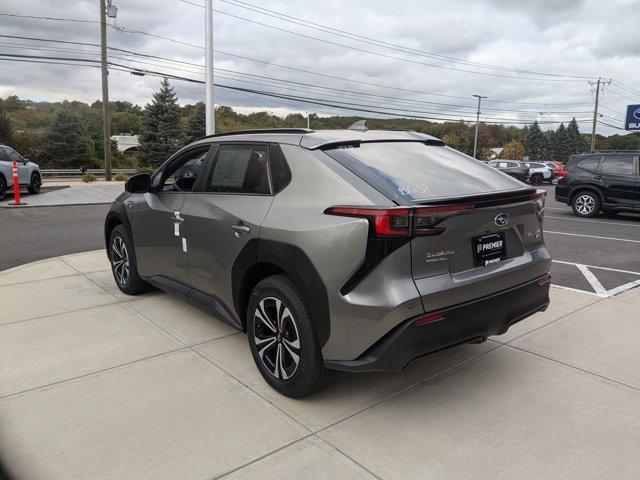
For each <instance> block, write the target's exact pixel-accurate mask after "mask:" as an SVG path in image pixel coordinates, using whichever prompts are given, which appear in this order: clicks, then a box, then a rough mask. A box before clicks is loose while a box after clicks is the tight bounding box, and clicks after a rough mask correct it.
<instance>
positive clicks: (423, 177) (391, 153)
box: [325, 142, 518, 203]
mask: <svg viewBox="0 0 640 480" xmlns="http://www.w3.org/2000/svg"><path fill="white" fill-rule="evenodd" d="M325 153H327V154H328V155H329V156H330V157H332V158H333V159H335V160H337V161H338V162H339V163H341V164H342V165H344V166H345V167H346V168H348V169H350V170H351V171H352V172H354V173H355V174H356V175H358V176H359V177H360V178H362V179H363V180H365V181H366V182H368V183H369V184H370V185H373V186H374V187H376V188H377V189H378V190H379V191H381V192H382V193H384V194H385V195H386V196H387V197H389V198H392V199H399V200H401V201H402V202H403V203H404V202H409V203H411V202H420V201H424V200H427V199H437V198H446V197H458V196H466V195H479V194H483V193H489V192H495V191H500V190H513V189H514V188H518V185H517V184H514V181H513V180H512V179H511V178H509V177H507V176H505V175H503V174H502V173H499V172H497V171H496V170H495V169H493V168H492V167H490V166H489V165H487V164H485V163H483V162H480V161H478V160H475V159H474V158H471V157H469V156H467V155H464V154H463V153H460V152H458V151H456V150H453V149H452V148H449V147H442V146H435V145H425V144H424V143H421V142H370V143H366V142H363V143H361V144H360V146H358V147H343V148H335V149H330V150H325Z"/></svg>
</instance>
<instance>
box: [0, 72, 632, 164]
mask: <svg viewBox="0 0 640 480" xmlns="http://www.w3.org/2000/svg"><path fill="white" fill-rule="evenodd" d="M110 111H111V119H110V122H111V132H112V134H114V135H117V134H132V135H139V141H140V147H139V149H138V151H137V152H136V153H134V154H128V155H122V154H120V153H118V152H117V150H116V144H115V142H112V146H111V148H112V156H113V164H114V166H116V167H134V168H141V169H149V168H154V167H157V166H158V165H159V164H161V163H162V162H163V161H164V160H165V159H166V158H168V157H169V156H170V155H171V154H173V153H174V152H175V151H176V150H178V149H179V148H180V147H182V146H183V145H186V144H188V143H190V142H192V141H194V140H196V139H198V138H200V137H202V136H204V134H205V105H204V103H202V102H200V103H197V104H189V105H184V106H180V104H179V102H178V98H177V95H176V93H175V91H174V89H173V88H172V87H171V85H170V84H169V82H168V81H167V80H166V79H164V80H162V82H161V85H160V88H159V90H158V91H157V92H156V93H154V95H153V98H152V99H151V101H150V102H149V103H148V104H146V105H145V106H144V107H140V106H138V105H134V104H132V103H130V102H123V101H115V102H110ZM215 117H216V131H217V132H225V131H231V130H246V129H251V128H283V127H306V124H307V120H306V118H305V117H304V116H303V115H302V114H300V113H292V114H289V115H287V116H286V117H284V118H282V117H279V116H277V115H273V114H270V113H269V112H266V111H263V112H256V113H250V114H242V113H239V112H237V111H235V110H233V109H232V108H231V107H228V106H220V107H217V108H216V110H215ZM361 119H362V117H360V116H330V117H320V116H318V115H316V114H311V116H310V123H311V128H315V129H328V128H333V129H344V128H348V127H349V126H350V125H351V124H352V123H354V122H356V121H357V120H361ZM367 126H368V127H369V128H372V129H389V130H414V131H417V132H422V133H427V134H429V135H433V136H435V137H438V138H442V139H443V140H444V141H445V142H446V143H447V144H448V145H449V146H451V147H452V148H455V149H456V150H460V151H462V152H464V153H467V154H469V155H471V154H472V151H473V138H474V130H475V125H473V124H469V123H465V122H442V123H437V122H429V121H424V120H417V119H407V118H391V119H381V118H371V119H367ZM588 139H589V135H586V134H583V133H581V132H580V129H579V126H578V123H577V122H576V121H575V119H573V120H571V121H570V122H569V123H568V124H567V125H566V126H565V125H564V124H560V126H559V127H557V128H556V129H555V130H552V129H548V130H546V131H543V130H542V129H541V128H540V125H539V124H538V123H537V122H534V123H533V124H531V125H527V126H524V127H517V126H513V125H510V126H504V125H492V124H484V123H481V124H480V128H479V135H478V147H479V150H478V151H479V157H480V158H482V159H489V158H492V157H493V156H495V151H494V150H493V149H495V148H502V151H501V152H500V158H511V159H516V160H521V159H523V158H524V157H525V156H527V157H529V159H530V160H538V161H561V162H566V161H567V160H568V157H569V155H571V154H573V153H578V152H583V151H586V150H588V148H589V143H588ZM0 143H4V144H8V145H11V146H12V147H14V148H15V149H16V150H18V151H19V152H20V153H22V154H23V155H24V156H25V157H28V158H30V159H32V160H34V161H35V162H37V163H39V164H40V165H41V166H43V167H58V168H73V167H80V166H86V167H99V166H102V163H103V160H102V159H103V141H102V102H100V101H96V102H94V103H92V104H91V105H88V104H86V103H83V102H79V101H63V102H55V103H52V102H33V101H30V100H21V99H19V98H18V97H17V96H9V97H7V98H5V99H2V98H0ZM596 148H598V149H620V150H627V149H638V150H640V133H633V134H629V135H611V136H608V137H604V136H602V135H597V136H596Z"/></svg>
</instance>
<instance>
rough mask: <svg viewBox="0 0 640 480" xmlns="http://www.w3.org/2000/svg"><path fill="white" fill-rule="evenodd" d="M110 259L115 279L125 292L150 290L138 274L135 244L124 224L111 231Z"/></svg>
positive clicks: (129, 293)
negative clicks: (134, 253) (134, 250)
mask: <svg viewBox="0 0 640 480" xmlns="http://www.w3.org/2000/svg"><path fill="white" fill-rule="evenodd" d="M109 261H110V263H111V271H112V272H113V279H114V280H115V281H116V285H118V288H119V289H120V290H122V291H123V292H124V293H126V294H127V295H137V294H139V293H142V292H145V291H147V290H149V285H148V284H147V283H146V282H145V281H144V280H142V278H140V276H139V275H138V268H137V265H136V260H135V258H134V257H133V244H132V243H131V240H129V235H128V234H127V231H126V230H125V228H124V226H122V225H118V226H116V227H115V228H114V229H113V231H112V232H111V238H110V240H109Z"/></svg>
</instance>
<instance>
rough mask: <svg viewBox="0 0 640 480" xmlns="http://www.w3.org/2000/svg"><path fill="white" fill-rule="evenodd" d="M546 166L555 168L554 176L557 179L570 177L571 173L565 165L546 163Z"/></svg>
mask: <svg viewBox="0 0 640 480" xmlns="http://www.w3.org/2000/svg"><path fill="white" fill-rule="evenodd" d="M545 164H546V165H549V166H550V167H552V168H553V176H554V177H555V178H562V177H566V176H567V175H569V172H568V171H567V170H565V169H564V163H562V162H545Z"/></svg>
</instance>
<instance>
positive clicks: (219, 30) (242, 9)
mask: <svg viewBox="0 0 640 480" xmlns="http://www.w3.org/2000/svg"><path fill="white" fill-rule="evenodd" d="M113 3H114V4H115V5H116V6H117V8H118V15H117V19H115V20H114V19H110V20H109V21H110V23H111V24H112V25H113V27H112V28H109V29H108V44H109V46H110V47H112V48H115V49H125V50H127V51H128V52H122V51H119V50H110V52H109V55H110V61H111V62H112V63H116V64H119V66H114V69H112V70H111V73H110V76H109V81H110V97H111V99H113V100H127V101H130V102H134V103H138V104H141V105H142V104H144V103H146V102H148V101H149V99H150V97H151V94H152V93H153V92H154V91H155V90H156V89H157V88H158V84H159V81H160V80H159V78H157V77H152V76H149V75H146V76H133V75H131V73H130V71H119V70H117V69H118V68H119V69H122V70H130V69H131V68H138V69H147V70H150V71H154V72H159V73H166V74H170V75H174V76H181V77H187V78H191V79H195V80H204V68H203V65H204V49H203V48H202V47H201V46H202V45H204V9H203V8H202V7H201V6H200V5H203V4H204V0H113ZM214 9H215V10H216V11H215V12H214V37H215V40H214V41H215V47H214V48H215V49H216V53H215V56H214V62H215V67H216V69H219V70H217V71H216V75H217V77H216V82H217V83H220V84H224V85H228V86H234V87H240V88H248V89H253V90H258V91H261V92H268V93H274V94H280V95H285V96H287V97H305V98H306V99H312V101H314V102H320V103H325V104H327V103H328V104H330V105H331V106H326V105H318V104H310V103H303V102H302V101H301V100H299V99H291V98H274V97H268V96H264V95H258V94H256V93H249V92H239V91H232V90H228V89H224V88H217V89H216V104H223V105H231V106H233V107H234V108H238V109H240V110H241V111H255V110H265V109H266V110H269V111H271V112H274V113H278V114H286V113H288V112H291V111H300V112H305V111H310V112H316V113H318V114H321V115H323V114H331V113H342V114H353V115H371V114H367V113H365V112H362V111H360V112H358V111H349V110H345V109H342V108H339V107H338V106H339V105H342V106H345V105H347V106H350V107H351V108H360V109H364V110H375V111H379V112H390V113H398V114H403V113H404V114H405V115H415V116H419V117H429V118H463V119H472V118H473V116H474V105H475V99H473V98H472V97H471V95H473V94H481V95H485V96H487V97H488V98H487V100H486V101H485V103H484V104H483V105H484V107H485V108H483V109H482V111H483V116H484V117H486V118H487V119H491V120H493V121H501V122H517V121H520V122H521V121H532V120H534V119H538V120H539V121H541V122H545V121H551V120H568V119H570V118H571V117H572V116H576V118H578V119H585V120H587V119H589V117H590V116H591V115H592V114H591V113H589V112H590V111H592V109H593V93H592V88H591V87H590V86H589V84H588V81H589V79H595V78H597V77H599V76H601V77H603V78H606V79H607V80H608V79H609V78H612V79H613V80H614V82H620V83H613V84H611V85H606V86H605V89H604V96H603V97H602V105H603V108H602V110H601V112H602V113H603V115H605V116H604V117H601V121H603V122H606V123H609V124H611V125H616V126H621V125H622V122H623V112H624V111H625V106H626V105H627V104H628V103H634V101H635V103H640V95H638V94H636V93H633V92H632V90H640V81H639V79H640V44H638V42H637V39H638V34H637V29H638V21H639V19H640V0H638V1H635V0H599V1H580V0H571V1H568V0H559V1H556V0H539V1H518V2H513V1H511V0H485V1H470V0H468V1H465V0H459V1H455V2H452V1H447V0H438V1H425V0H404V1H402V2H400V1H384V0H367V1H363V0H323V1H317V0H315V1H307V0H297V1H296V2H291V1H279V0H273V1H270V0H242V1H240V0H228V1H225V0H214ZM0 14H15V15H31V16H37V17H56V18H66V19H76V20H84V21H89V22H87V23H83V22H69V21H55V20H42V19H32V18H21V17H12V16H6V15H0V35H2V36H0V59H1V60H0V97H6V96H8V95H14V94H15V95H18V96H20V97H21V98H29V99H33V100H54V101H55V100H63V99H68V100H73V99H77V100H82V101H86V102H92V101H94V100H96V99H99V98H100V95H101V90H100V88H101V87H100V70H99V69H98V68H95V66H93V67H92V66H77V65H52V64H48V63H32V60H34V59H26V60H29V62H16V61H8V60H7V58H16V57H6V56H2V55H30V56H45V57H61V58H62V57H63V58H67V59H68V58H74V59H77V58H82V59H89V60H92V61H95V60H99V55H98V53H99V49H98V48H96V47H95V46H92V45H83V44H98V43H99V41H100V36H99V25H98V24H96V23H91V22H96V21H97V20H98V0H66V1H64V2H60V1H54V0H2V2H0ZM333 29H335V30H333ZM132 32H145V33H146V34H142V33H132ZM16 36H17V37H31V38H32V39H26V38H13V37H16ZM159 37H166V38H167V39H171V40H173V41H171V40H167V39H163V38H159ZM37 39H40V40H37ZM42 39H46V40H59V41H65V42H79V43H81V44H80V45H78V44H74V43H59V42H51V41H49V42H44V41H42ZM129 52H133V53H129ZM134 54H136V55H134ZM143 55H153V56H155V57H162V58H155V57H149V56H143ZM23 60H25V59H24V58H23ZM172 60H177V61H178V62H175V61H172ZM40 61H53V60H50V59H40ZM56 61H59V62H60V61H64V62H71V61H70V60H56ZM72 63H78V62H77V61H74V62H72ZM86 64H87V65H95V64H94V63H91V62H86ZM248 74H249V75H255V76H249V75H248ZM264 77H268V78H264ZM287 82H289V83H287ZM290 82H298V83H290ZM172 83H173V84H174V85H175V88H176V91H177V93H178V95H179V98H180V102H181V103H193V102H196V101H200V100H203V98H204V86H203V85H201V84H199V83H189V82H185V81H178V80H175V81H172ZM627 87H630V88H631V90H629V88H627ZM331 89H333V90H331ZM355 104H357V105H355ZM582 125H583V126H582V130H583V131H588V130H589V129H590V125H589V124H588V123H587V122H585V123H584V124H582ZM598 128H599V132H602V133H605V134H610V133H614V132H615V130H614V129H612V128H611V127H606V126H599V127H598Z"/></svg>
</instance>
